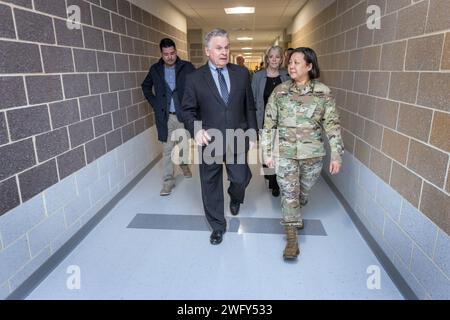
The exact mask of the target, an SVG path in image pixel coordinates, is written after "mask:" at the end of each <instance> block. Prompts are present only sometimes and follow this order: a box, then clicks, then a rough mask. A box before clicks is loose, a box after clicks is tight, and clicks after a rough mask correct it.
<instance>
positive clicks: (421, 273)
mask: <svg viewBox="0 0 450 320" xmlns="http://www.w3.org/2000/svg"><path fill="white" fill-rule="evenodd" d="M325 168H327V165H325ZM324 172H326V171H324ZM326 174H327V175H328V177H329V178H330V179H331V180H332V182H333V183H334V184H335V186H336V187H337V188H338V190H339V191H340V192H341V194H342V195H343V196H344V198H345V199H346V200H347V202H348V203H349V204H350V206H351V207H352V208H353V210H354V211H355V212H356V214H357V215H358V218H359V219H360V220H361V221H362V223H363V224H364V226H365V227H366V228H367V229H368V231H369V232H370V234H371V235H372V236H373V237H374V239H375V240H376V241H377V243H378V244H379V245H380V246H381V248H382V249H383V251H384V252H385V253H386V255H387V256H388V257H389V259H390V260H391V262H392V263H393V264H394V265H395V266H396V268H397V269H398V270H399V271H400V273H401V274H402V276H403V277H404V278H405V280H406V281H407V283H408V284H409V286H410V287H411V288H412V289H413V291H414V292H415V293H416V295H417V296H418V297H419V298H420V299H450V237H449V236H448V235H447V233H446V232H445V231H443V230H442V229H441V228H439V227H438V226H437V225H436V224H435V223H434V222H433V221H431V220H430V219H429V218H428V217H427V216H426V215H424V214H423V213H422V212H420V211H419V210H417V208H415V207H414V206H412V205H411V204H410V203H409V202H408V201H407V200H406V199H404V198H403V197H402V196H401V195H400V194H399V193H398V192H396V191H395V190H394V189H393V188H392V187H391V186H389V185H388V184H387V183H386V182H384V181H383V180H382V179H380V178H379V177H378V176H377V175H376V174H374V173H373V172H372V171H371V170H370V169H369V168H367V167H366V166H365V165H364V164H362V163H361V162H360V161H359V160H358V159H357V158H356V157H354V156H353V155H352V154H351V153H350V152H346V153H345V156H344V163H343V167H342V171H341V172H340V173H339V175H337V176H331V175H330V174H329V173H328V172H326Z"/></svg>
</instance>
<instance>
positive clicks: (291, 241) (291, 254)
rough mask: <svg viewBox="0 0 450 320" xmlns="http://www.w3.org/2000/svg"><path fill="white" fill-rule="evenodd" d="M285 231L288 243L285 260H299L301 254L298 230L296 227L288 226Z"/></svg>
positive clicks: (284, 253)
mask: <svg viewBox="0 0 450 320" xmlns="http://www.w3.org/2000/svg"><path fill="white" fill-rule="evenodd" d="M285 231H286V240H287V242H286V247H285V248H284V251H283V258H284V259H285V260H290V259H297V256H298V255H299V253H300V248H299V246H298V240H297V228H296V227H295V226H286V227H285Z"/></svg>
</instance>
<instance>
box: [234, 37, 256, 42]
mask: <svg viewBox="0 0 450 320" xmlns="http://www.w3.org/2000/svg"><path fill="white" fill-rule="evenodd" d="M236 40H238V41H250V40H253V38H250V37H238V38H236Z"/></svg>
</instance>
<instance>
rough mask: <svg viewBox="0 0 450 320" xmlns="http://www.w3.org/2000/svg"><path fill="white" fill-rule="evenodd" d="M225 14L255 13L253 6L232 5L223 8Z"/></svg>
mask: <svg viewBox="0 0 450 320" xmlns="http://www.w3.org/2000/svg"><path fill="white" fill-rule="evenodd" d="M225 13H226V14H244V13H255V7H234V8H225Z"/></svg>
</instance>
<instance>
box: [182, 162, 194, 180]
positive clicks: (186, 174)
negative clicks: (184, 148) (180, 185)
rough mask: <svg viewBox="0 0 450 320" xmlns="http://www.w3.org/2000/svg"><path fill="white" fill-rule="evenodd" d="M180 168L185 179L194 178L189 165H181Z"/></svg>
mask: <svg viewBox="0 0 450 320" xmlns="http://www.w3.org/2000/svg"><path fill="white" fill-rule="evenodd" d="M180 168H181V171H183V176H184V177H185V178H192V173H191V170H190V169H189V166H188V165H187V164H186V165H181V166H180Z"/></svg>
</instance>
